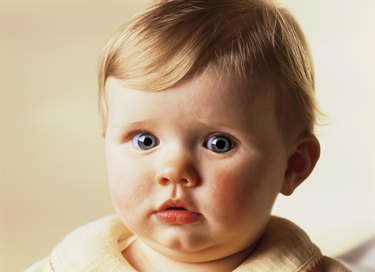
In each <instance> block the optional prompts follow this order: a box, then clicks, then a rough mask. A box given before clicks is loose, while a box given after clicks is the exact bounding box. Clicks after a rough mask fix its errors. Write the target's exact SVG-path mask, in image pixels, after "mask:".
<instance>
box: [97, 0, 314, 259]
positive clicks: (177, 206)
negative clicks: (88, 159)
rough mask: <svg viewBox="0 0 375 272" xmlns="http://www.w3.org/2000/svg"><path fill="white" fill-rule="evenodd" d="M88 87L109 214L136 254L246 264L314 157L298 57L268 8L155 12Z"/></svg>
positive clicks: (275, 10)
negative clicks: (96, 107)
mask: <svg viewBox="0 0 375 272" xmlns="http://www.w3.org/2000/svg"><path fill="white" fill-rule="evenodd" d="M99 86H100V110H101V116H102V121H103V122H102V123H103V134H104V135H105V138H106V139H105V140H106V161H107V166H108V176H109V184H110V190H111V194H112V199H113V203H114V206H115V208H116V210H117V213H118V215H119V216H120V218H121V219H122V221H123V222H124V223H125V225H127V226H128V227H129V229H130V230H131V231H133V232H134V233H135V234H136V235H138V237H139V238H140V239H139V240H140V241H141V243H142V246H139V247H138V250H144V252H143V254H146V255H147V252H156V253H158V254H161V255H162V256H166V257H167V258H172V259H174V260H179V261H186V262H206V261H212V260H218V259H222V258H225V257H228V256H237V257H238V256H239V255H238V254H246V253H248V252H249V250H251V247H252V246H253V245H254V244H255V243H256V241H257V240H258V239H259V237H260V235H261V233H262V232H263V230H264V228H265V226H266V225H267V223H268V220H269V218H270V214H271V209H272V206H273V203H274V201H275V199H276V197H277V195H278V193H279V192H281V193H283V194H285V195H289V194H291V193H292V192H293V191H294V189H295V188H296V187H297V186H298V185H299V184H300V183H301V182H302V181H303V180H304V179H305V178H306V177H307V176H308V175H309V174H310V172H311V171H312V169H313V168H314V166H315V163H316V161H317V160H318V157H319V144H318V141H317V140H316V138H315V137H314V135H313V128H314V124H315V115H316V111H317V109H316V105H315V98H314V73H313V67H312V60H311V56H310V52H309V48H308V46H307V43H306V41H305V38H304V35H303V33H302V31H301V30H300V28H299V26H298V24H297V23H296V21H295V19H294V18H293V17H292V16H291V15H290V14H289V13H288V12H287V11H286V10H285V9H283V8H280V7H278V6H276V5H275V4H274V3H273V2H271V1H261V0H200V1H191V0H170V1H156V2H155V3H154V4H153V5H151V6H150V7H149V8H148V9H146V10H145V11H144V12H143V13H142V14H141V15H139V16H137V17H134V18H133V19H131V20H130V22H129V23H127V24H125V25H124V26H123V27H122V28H120V30H119V31H118V32H117V33H116V35H115V36H114V37H113V38H112V39H111V41H110V42H109V43H108V45H107V46H106V48H105V50H104V53H103V57H102V59H101V63H100V75H99ZM145 248H147V250H145ZM145 252H146V253H145Z"/></svg>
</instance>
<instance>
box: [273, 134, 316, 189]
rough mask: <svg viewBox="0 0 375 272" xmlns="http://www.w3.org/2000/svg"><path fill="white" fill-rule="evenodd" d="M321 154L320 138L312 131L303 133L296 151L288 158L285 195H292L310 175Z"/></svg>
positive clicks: (284, 186)
mask: <svg viewBox="0 0 375 272" xmlns="http://www.w3.org/2000/svg"><path fill="white" fill-rule="evenodd" d="M319 156H320V145H319V141H318V139H317V138H316V137H315V136H314V135H313V134H311V133H306V134H303V135H301V137H300V138H299V139H298V141H297V143H296V148H295V149H294V152H293V153H292V154H291V155H290V156H289V158H288V166H287V169H286V171H285V178H284V184H283V186H282V188H281V191H280V192H281V193H282V194H283V195H286V196H288V195H291V194H292V193H293V192H294V190H295V189H296V188H297V187H298V186H299V185H300V184H301V183H302V182H303V181H304V180H305V179H306V178H307V177H308V176H309V175H310V173H311V172H312V170H313V169H314V167H315V165H316V163H317V161H318V159H319Z"/></svg>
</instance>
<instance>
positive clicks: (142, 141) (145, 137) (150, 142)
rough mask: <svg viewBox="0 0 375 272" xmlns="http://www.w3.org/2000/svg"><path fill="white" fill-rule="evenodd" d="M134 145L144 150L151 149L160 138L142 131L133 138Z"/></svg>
mask: <svg viewBox="0 0 375 272" xmlns="http://www.w3.org/2000/svg"><path fill="white" fill-rule="evenodd" d="M132 142H133V145H134V146H136V147H138V148H139V149H142V150H149V149H151V148H154V147H155V146H157V145H158V144H159V141H158V139H157V138H156V137H155V136H154V135H152V134H150V133H147V132H140V133H137V134H135V135H134V137H133V139H132Z"/></svg>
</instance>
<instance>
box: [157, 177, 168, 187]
mask: <svg viewBox="0 0 375 272" xmlns="http://www.w3.org/2000/svg"><path fill="white" fill-rule="evenodd" d="M159 183H160V184H161V185H167V184H168V183H169V179H167V178H161V179H160V180H159Z"/></svg>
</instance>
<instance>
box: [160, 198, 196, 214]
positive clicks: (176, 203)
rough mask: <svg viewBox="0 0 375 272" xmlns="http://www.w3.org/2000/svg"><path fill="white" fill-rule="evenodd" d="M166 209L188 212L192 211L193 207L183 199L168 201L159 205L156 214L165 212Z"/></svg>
mask: <svg viewBox="0 0 375 272" xmlns="http://www.w3.org/2000/svg"><path fill="white" fill-rule="evenodd" d="M168 208H181V209H184V210H187V211H190V212H193V211H194V209H193V207H191V206H190V205H189V204H188V203H187V202H186V201H184V200H183V199H168V200H167V201H165V202H164V203H163V204H161V205H160V207H159V208H158V210H157V211H158V212H159V211H165V210H167V209H168Z"/></svg>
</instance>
